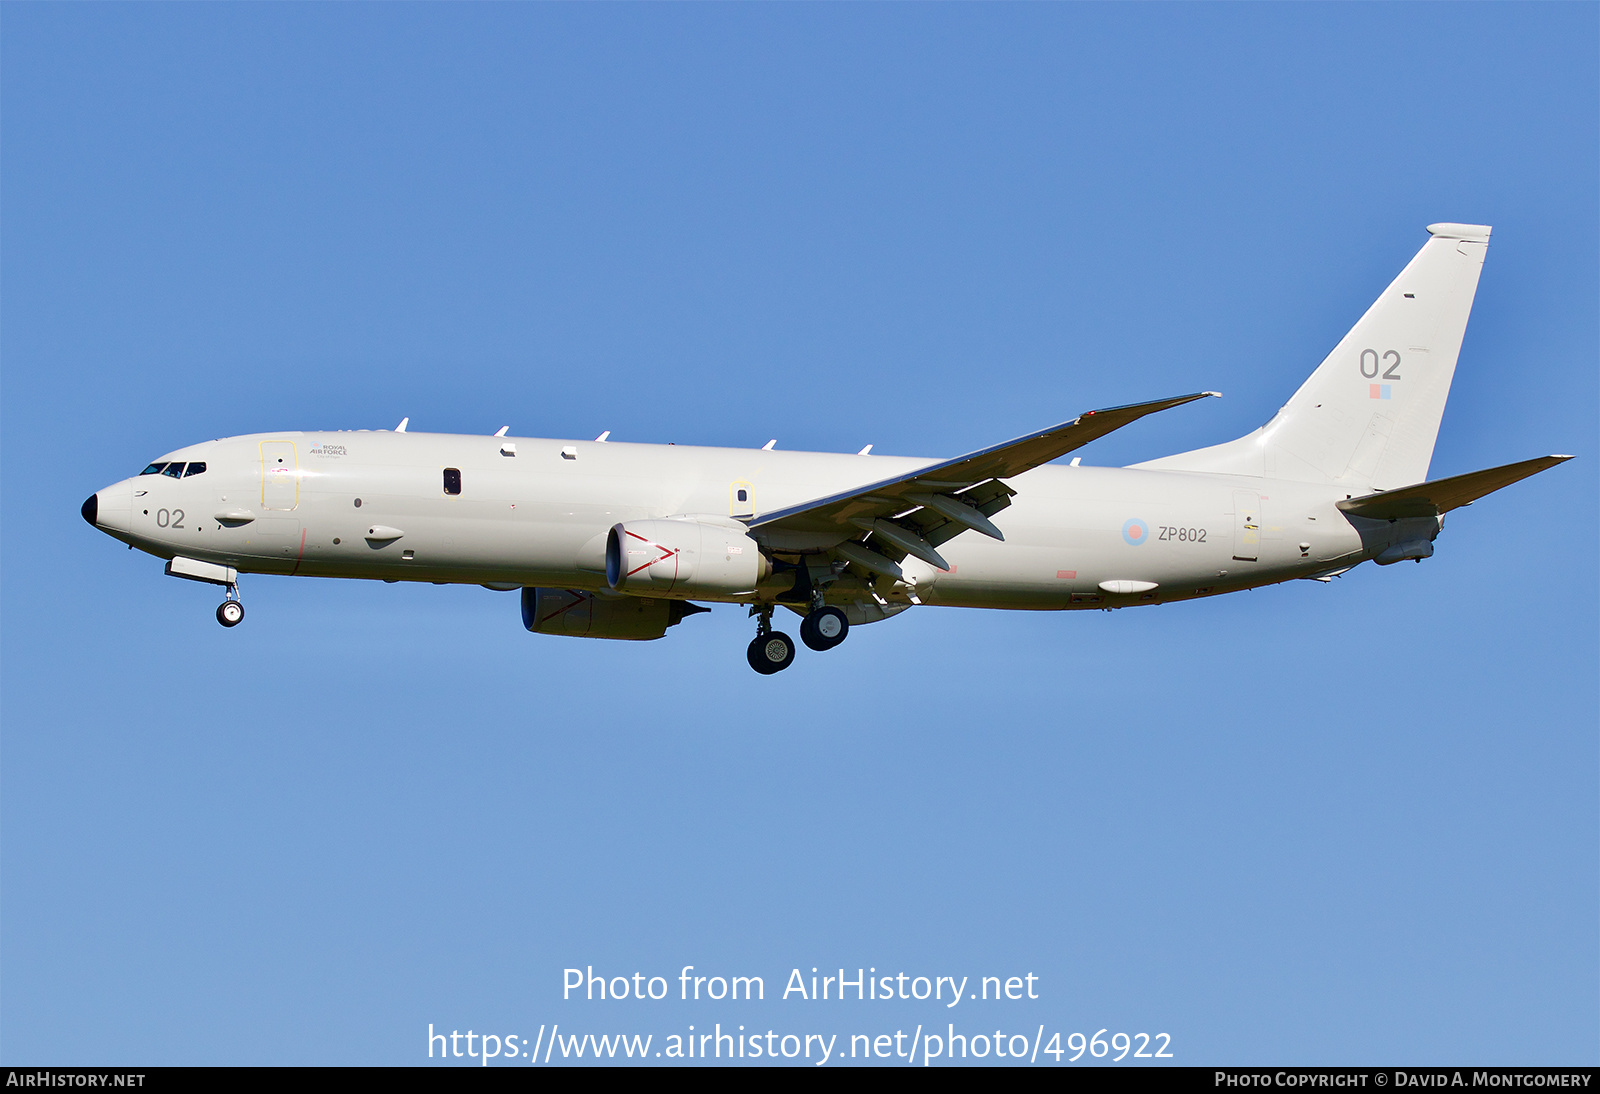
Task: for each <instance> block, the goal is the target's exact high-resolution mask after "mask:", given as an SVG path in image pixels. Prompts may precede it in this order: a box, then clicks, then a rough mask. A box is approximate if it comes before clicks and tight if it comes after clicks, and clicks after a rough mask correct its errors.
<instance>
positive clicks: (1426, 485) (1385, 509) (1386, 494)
mask: <svg viewBox="0 0 1600 1094" xmlns="http://www.w3.org/2000/svg"><path fill="white" fill-rule="evenodd" d="M1570 459H1572V457H1571V456H1540V457H1539V458H1538V459H1536V460H1523V461H1522V462H1521V463H1508V464H1506V465H1504V466H1503V467H1491V468H1489V469H1488V470H1487V471H1473V472H1471V473H1469V474H1466V475H1454V476H1452V477H1450V478H1448V479H1436V480H1435V481H1433V482H1419V483H1417V484H1416V485H1415V486H1402V487H1401V488H1400V489H1398V490H1383V491H1380V492H1378V493H1376V494H1366V495H1364V496H1362V497H1359V498H1347V499H1346V500H1344V501H1341V502H1338V503H1336V504H1337V505H1338V506H1339V508H1340V509H1342V510H1344V511H1345V512H1346V513H1349V514H1350V515H1351V516H1355V517H1369V518H1371V519H1373V520H1401V519H1404V518H1406V517H1436V516H1440V515H1441V514H1444V513H1448V512H1449V511H1450V510H1452V509H1459V508H1460V507H1461V506H1463V505H1471V504H1472V503H1473V502H1475V501H1477V500H1478V499H1479V498H1481V497H1483V496H1484V495H1486V494H1492V493H1494V492H1495V491H1496V490H1499V489H1501V488H1503V487H1506V486H1510V485H1511V484H1512V483H1514V482H1521V481H1522V480H1523V479H1525V478H1527V477H1528V476H1529V475H1537V474H1538V473H1539V472H1541V471H1544V470H1547V469H1549V468H1552V467H1554V466H1555V465H1556V464H1558V463H1565V462H1566V461H1568V460H1570Z"/></svg>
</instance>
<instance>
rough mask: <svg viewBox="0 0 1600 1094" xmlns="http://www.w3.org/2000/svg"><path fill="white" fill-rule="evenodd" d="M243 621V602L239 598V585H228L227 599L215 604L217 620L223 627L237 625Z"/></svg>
mask: <svg viewBox="0 0 1600 1094" xmlns="http://www.w3.org/2000/svg"><path fill="white" fill-rule="evenodd" d="M243 621H244V604H243V603H242V602H241V601H240V600H239V586H238V585H229V586H228V599H226V600H224V601H223V602H222V603H221V604H218V605H217V622H218V623H221V624H222V625H223V626H224V627H237V626H238V625H239V624H240V623H241V622H243Z"/></svg>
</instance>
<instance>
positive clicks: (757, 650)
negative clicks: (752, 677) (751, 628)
mask: <svg viewBox="0 0 1600 1094" xmlns="http://www.w3.org/2000/svg"><path fill="white" fill-rule="evenodd" d="M757 614H758V615H759V616H760V619H759V620H758V621H757V623H756V636H755V638H754V639H752V640H751V642H750V647H749V649H747V650H746V651H745V657H746V659H748V660H749V662H750V667H751V668H753V669H755V670H756V671H757V672H759V673H760V674H761V675H763V676H771V675H772V674H773V673H775V672H782V671H783V670H784V669H786V668H788V667H789V666H790V665H791V664H793V663H794V639H792V638H790V637H789V636H788V635H786V634H784V633H783V632H782V631H775V630H773V629H772V605H770V604H765V605H762V606H761V608H760V609H759V610H758V612H757Z"/></svg>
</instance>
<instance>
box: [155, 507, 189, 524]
mask: <svg viewBox="0 0 1600 1094" xmlns="http://www.w3.org/2000/svg"><path fill="white" fill-rule="evenodd" d="M156 524H157V525H158V526H159V527H162V528H182V527H183V510H182V509H173V510H170V511H168V510H166V509H157V510H156Z"/></svg>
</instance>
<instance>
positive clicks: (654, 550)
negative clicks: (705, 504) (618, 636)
mask: <svg viewBox="0 0 1600 1094" xmlns="http://www.w3.org/2000/svg"><path fill="white" fill-rule="evenodd" d="M771 572H772V564H771V563H770V562H768V561H767V558H766V556H765V555H763V554H762V553H761V548H760V546H758V545H757V543H756V541H755V540H753V539H751V538H750V536H749V534H748V533H747V532H746V531H745V527H744V525H742V524H740V523H739V522H738V521H736V520H730V519H728V518H727V517H720V518H719V517H674V518H671V519H667V520H635V521H629V522H627V523H625V524H618V525H616V526H615V527H614V528H612V529H611V533H610V535H608V536H607V537H606V582H607V583H608V584H609V585H610V586H611V587H612V588H613V589H615V590H616V591H617V592H619V593H630V594H634V595H639V596H671V597H694V598H696V599H708V600H726V599H736V598H738V597H741V596H748V595H750V594H751V593H753V592H754V591H755V588H756V585H757V584H758V583H759V582H760V581H761V579H762V578H764V577H766V576H767V575H768V574H769V573H771Z"/></svg>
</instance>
